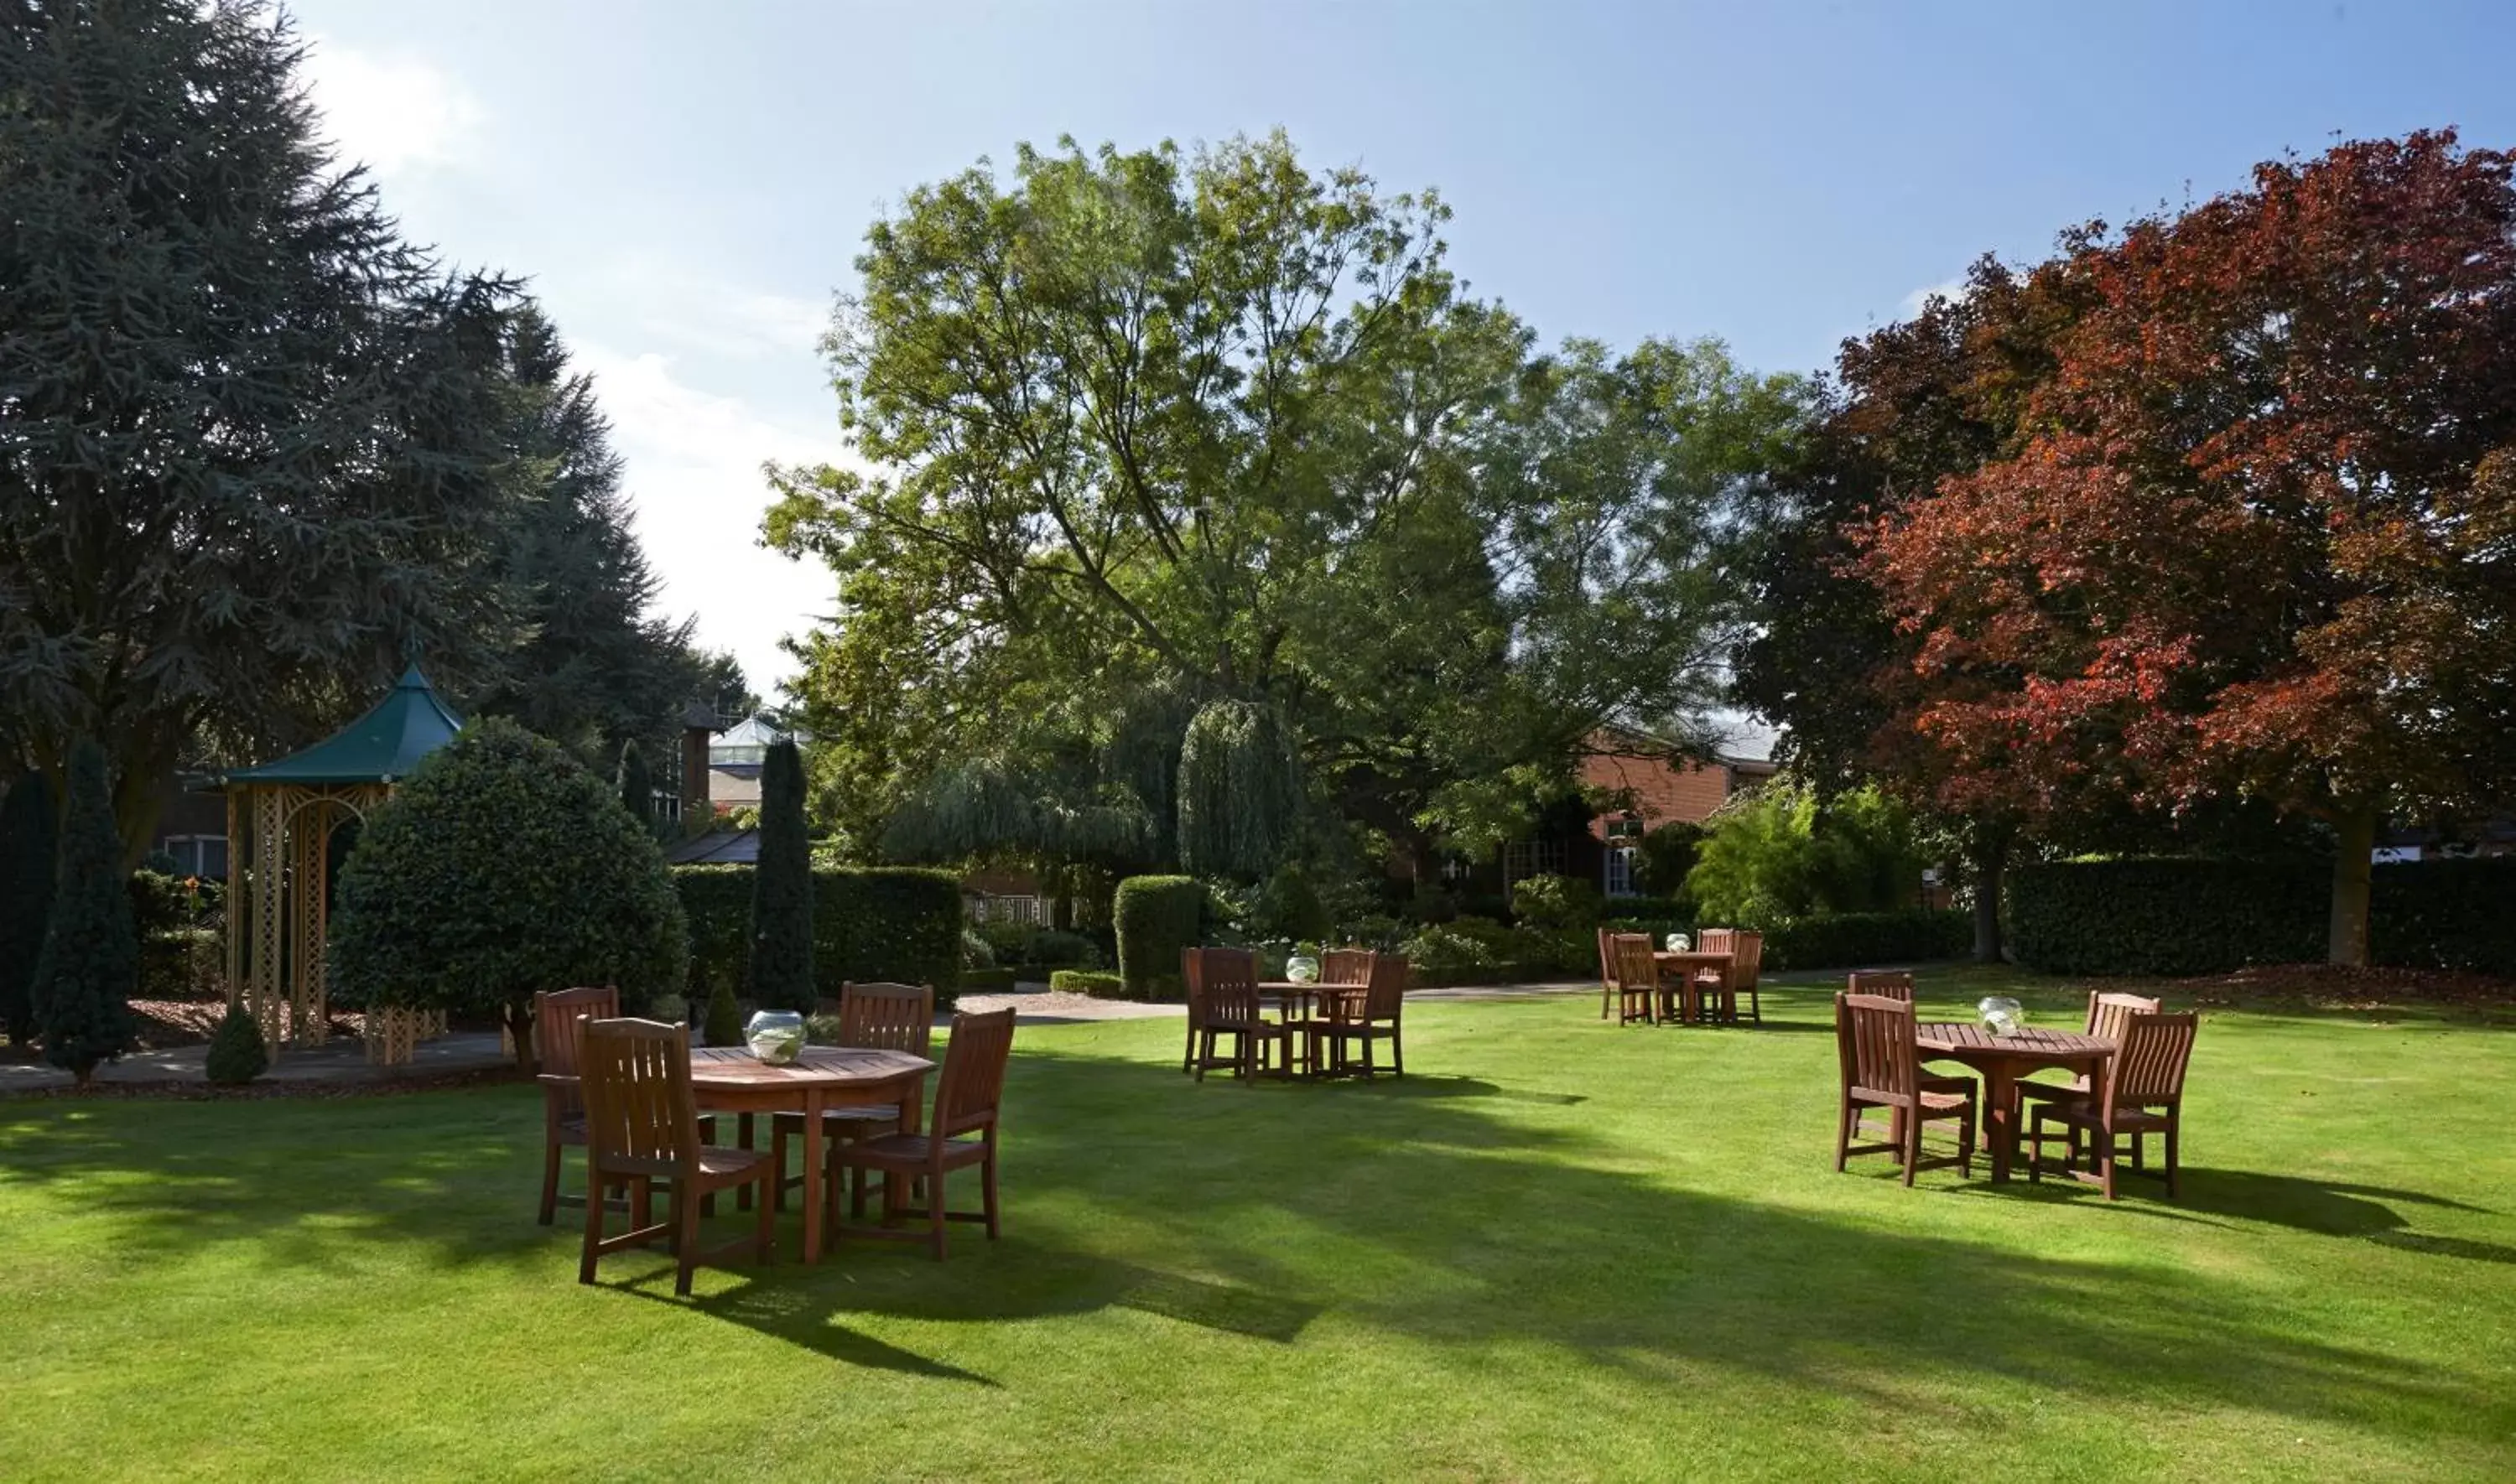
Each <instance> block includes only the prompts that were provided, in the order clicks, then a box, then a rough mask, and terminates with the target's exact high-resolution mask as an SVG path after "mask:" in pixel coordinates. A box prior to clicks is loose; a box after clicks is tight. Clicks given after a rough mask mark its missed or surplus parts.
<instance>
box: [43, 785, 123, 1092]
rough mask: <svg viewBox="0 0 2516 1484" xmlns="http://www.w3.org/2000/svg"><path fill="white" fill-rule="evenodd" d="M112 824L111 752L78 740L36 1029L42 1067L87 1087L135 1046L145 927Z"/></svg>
mask: <svg viewBox="0 0 2516 1484" xmlns="http://www.w3.org/2000/svg"><path fill="white" fill-rule="evenodd" d="M128 875H129V874H128V873H127V872H126V871H125V870H124V869H123V864H122V835H121V832H120V831H119V830H117V829H115V828H114V823H113V790H112V783H111V779H110V775H109V774H108V773H107V772H106V769H105V750H104V749H103V748H101V747H99V746H98V745H97V744H96V743H95V742H93V741H90V740H88V739H86V738H81V739H79V741H78V742H77V743H75V744H74V745H73V746H72V747H71V749H70V786H69V806H68V808H67V809H66V810H65V811H64V812H63V821H62V845H61V866H60V870H59V874H58V876H57V878H56V880H55V885H54V888H53V910H52V917H51V922H50V923H49V924H48V926H47V928H46V931H45V933H44V951H43V954H42V956H41V957H39V958H38V959H37V960H36V961H35V988H34V1002H35V1003H34V1010H35V1027H36V1030H37V1031H38V1032H39V1033H40V1034H41V1035H42V1036H43V1038H44V1059H45V1060H47V1061H49V1062H51V1063H52V1064H53V1065H55V1066H57V1067H60V1068H62V1069H63V1070H64V1071H67V1072H69V1073H71V1074H73V1075H74V1076H76V1077H77V1078H78V1084H79V1086H80V1087H86V1086H87V1085H88V1081H89V1079H91V1078H93V1077H94V1076H95V1075H96V1066H97V1063H98V1062H100V1061H106V1060H110V1059H112V1058H113V1057H115V1056H119V1055H121V1054H122V1049H123V1047H124V1046H125V1045H127V1044H128V1043H129V1042H130V1040H131V1005H130V1000H131V990H132V987H133V986H134V985H135V984H136V983H137V982H138V981H139V977H140V929H139V927H138V925H137V924H136V923H134V922H133V920H132V911H131V888H130V886H129V885H128Z"/></svg>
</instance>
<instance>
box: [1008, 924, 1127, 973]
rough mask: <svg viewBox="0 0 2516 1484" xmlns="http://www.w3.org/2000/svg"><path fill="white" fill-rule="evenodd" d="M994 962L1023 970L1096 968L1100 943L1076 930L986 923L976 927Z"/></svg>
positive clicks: (1098, 963) (1098, 962) (1099, 960)
mask: <svg viewBox="0 0 2516 1484" xmlns="http://www.w3.org/2000/svg"><path fill="white" fill-rule="evenodd" d="M978 933H979V937H980V940H981V941H983V942H985V944H986V945H987V948H988V951H989V952H990V953H991V954H992V955H993V956H994V962H995V963H998V964H1004V965H1010V966H1014V967H1019V968H1026V969H1098V968H1100V967H1101V949H1100V946H1099V945H1098V944H1096V943H1094V942H1093V941H1092V939H1090V938H1089V937H1086V936H1085V935H1084V934H1082V933H1079V932H1063V931H1060V930H1059V929H1057V928H1054V927H1037V926H1035V925H1033V924H1028V923H989V924H987V925H986V926H985V927H982V928H980V929H978Z"/></svg>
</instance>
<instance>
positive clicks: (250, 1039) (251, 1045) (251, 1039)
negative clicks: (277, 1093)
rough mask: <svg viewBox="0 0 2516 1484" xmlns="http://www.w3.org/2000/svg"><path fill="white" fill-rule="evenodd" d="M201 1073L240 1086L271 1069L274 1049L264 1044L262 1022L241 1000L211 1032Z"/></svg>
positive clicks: (225, 1084) (223, 1084)
mask: <svg viewBox="0 0 2516 1484" xmlns="http://www.w3.org/2000/svg"><path fill="white" fill-rule="evenodd" d="M201 1070H202V1075H203V1076H206V1077H207V1078H209V1080H210V1081H212V1082H214V1083H216V1084H218V1085H219V1086H220V1087H223V1088H240V1087H242V1086H244V1085H245V1084H246V1083H248V1082H251V1081H253V1080H254V1079H255V1078H257V1077H259V1076H261V1075H262V1074H263V1073H265V1072H267V1071H269V1070H271V1052H270V1051H269V1050H268V1049H267V1048H266V1047H264V1046H263V1044H262V1024H261V1022H259V1021H257V1020H256V1019H254V1017H253V1011H252V1010H247V1009H245V1007H244V1006H243V1005H242V1004H235V1005H231V1006H229V1007H228V1012H227V1015H226V1017H225V1018H224V1019H222V1020H220V1021H219V1028H218V1030H217V1031H215V1032H213V1033H212V1034H211V1036H210V1050H209V1053H208V1055H207V1056H206V1057H205V1058H204V1062H203V1065H202V1069H201Z"/></svg>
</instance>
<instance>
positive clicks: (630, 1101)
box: [576, 1019, 777, 1297]
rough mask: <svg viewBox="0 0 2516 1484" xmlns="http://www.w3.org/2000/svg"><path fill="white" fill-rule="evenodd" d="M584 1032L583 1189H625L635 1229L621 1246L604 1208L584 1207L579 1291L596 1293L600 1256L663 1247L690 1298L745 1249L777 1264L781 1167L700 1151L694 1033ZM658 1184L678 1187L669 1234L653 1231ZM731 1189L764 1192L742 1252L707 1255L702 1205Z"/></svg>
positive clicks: (587, 1026)
mask: <svg viewBox="0 0 2516 1484" xmlns="http://www.w3.org/2000/svg"><path fill="white" fill-rule="evenodd" d="M582 1024H583V1030H582V1031H581V1032H580V1036H581V1040H580V1044H579V1050H580V1051H581V1052H582V1059H581V1061H580V1063H579V1067H578V1077H579V1085H580V1086H581V1087H582V1089H583V1091H584V1094H585V1128H586V1143H585V1158H586V1172H587V1175H586V1178H587V1185H586V1188H587V1189H588V1190H590V1191H591V1190H607V1189H609V1188H610V1187H611V1186H613V1185H614V1184H620V1185H628V1186H630V1187H631V1188H632V1190H633V1191H635V1192H636V1194H635V1195H634V1196H633V1197H632V1210H631V1215H630V1229H629V1230H628V1231H625V1232H623V1233H621V1234H620V1235H619V1236H616V1237H606V1236H605V1235H604V1234H603V1225H604V1213H605V1210H606V1203H605V1202H603V1201H598V1200H589V1201H587V1202H586V1203H585V1250H584V1255H583V1256H582V1257H580V1258H579V1259H578V1262H577V1268H576V1281H577V1282H579V1283H592V1282H593V1281H594V1269H595V1264H596V1263H597V1262H599V1261H600V1260H601V1259H602V1257H603V1255H604V1254H606V1253H612V1252H618V1251H619V1250H620V1249H622V1248H624V1247H638V1246H643V1245H645V1244H646V1243H649V1242H651V1241H653V1240H654V1239H655V1238H657V1237H665V1238H668V1239H669V1240H670V1241H671V1243H672V1251H673V1256H674V1257H675V1258H677V1259H678V1270H677V1271H676V1273H675V1275H674V1278H673V1292H674V1293H676V1294H679V1295H683V1296H685V1297H687V1296H688V1295H689V1294H690V1291H691V1273H692V1270H693V1269H694V1268H696V1267H697V1266H698V1264H699V1263H700V1262H702V1261H709V1262H713V1261H716V1260H717V1259H719V1258H721V1257H727V1256H730V1255H732V1254H734V1253H735V1252H738V1251H740V1250H741V1249H743V1248H749V1249H750V1250H751V1256H752V1260H754V1261H756V1262H761V1263H768V1262H772V1261H775V1260H776V1234H775V1232H774V1231H773V1230H772V1226H771V1223H772V1222H774V1221H775V1220H776V1212H775V1211H774V1210H773V1209H772V1207H773V1206H774V1204H775V1203H774V1201H773V1200H772V1193H773V1191H774V1189H775V1184H774V1182H775V1180H776V1175H777V1167H776V1165H774V1164H772V1163H770V1160H769V1156H768V1155H766V1154H761V1153H756V1152H754V1151H752V1150H749V1149H714V1148H710V1147H708V1146H706V1145H704V1144H702V1143H700V1142H699V1121H698V1110H697V1107H696V1105H695V1104H694V1103H693V1102H692V1099H691V1032H690V1027H689V1026H686V1025H665V1024H663V1023H661V1022H659V1021H654V1020H619V1019H613V1020H595V1019H587V1020H585V1021H583V1022H582ZM659 1179H660V1180H668V1181H670V1182H671V1184H672V1208H671V1211H670V1214H669V1216H668V1218H667V1219H666V1221H665V1222H664V1223H663V1224H661V1225H653V1224H650V1223H649V1217H650V1210H649V1208H648V1201H647V1196H646V1192H647V1190H649V1189H650V1188H651V1185H652V1182H653V1181H655V1180H659ZM734 1185H742V1186H750V1185H757V1186H758V1187H759V1190H760V1199H759V1201H758V1202H757V1207H758V1211H757V1215H756V1216H755V1228H754V1230H753V1232H752V1234H751V1235H750V1236H749V1237H746V1238H744V1239H743V1240H741V1241H739V1242H733V1243H728V1244H727V1245H725V1246H724V1247H721V1248H717V1249H715V1250H713V1251H710V1252H701V1251H700V1250H699V1202H700V1201H701V1200H702V1199H703V1198H704V1197H706V1196H708V1195H710V1194H713V1193H714V1192H716V1191H719V1190H723V1189H725V1188H727V1187H728V1186H734Z"/></svg>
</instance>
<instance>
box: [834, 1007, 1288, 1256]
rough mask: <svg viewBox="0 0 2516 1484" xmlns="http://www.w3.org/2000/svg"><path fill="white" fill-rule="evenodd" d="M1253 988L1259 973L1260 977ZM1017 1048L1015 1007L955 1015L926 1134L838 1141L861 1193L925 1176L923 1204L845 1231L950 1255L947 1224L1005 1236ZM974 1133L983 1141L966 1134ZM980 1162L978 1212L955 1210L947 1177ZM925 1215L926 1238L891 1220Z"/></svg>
mask: <svg viewBox="0 0 2516 1484" xmlns="http://www.w3.org/2000/svg"><path fill="white" fill-rule="evenodd" d="M1252 987H1253V990H1254V987H1255V985H1254V978H1253V986H1252ZM1013 1050H1014V1012H1013V1010H1011V1009H1006V1010H990V1011H988V1012H987V1013H985V1014H958V1015H954V1016H953V1017H952V1039H951V1042H950V1043H949V1044H948V1045H946V1046H945V1047H944V1049H943V1076H942V1078H941V1079H939V1080H938V1082H937V1084H936V1088H935V1116H934V1118H933V1119H932V1120H931V1121H930V1122H929V1123H928V1124H927V1126H926V1132H925V1133H923V1134H879V1135H877V1136H875V1137H873V1138H868V1139H862V1140H859V1141H857V1142H854V1143H847V1144H838V1145H834V1146H832V1149H831V1154H830V1158H831V1161H832V1170H833V1173H836V1172H838V1171H841V1170H845V1171H849V1172H852V1173H853V1175H854V1176H855V1183H856V1186H857V1189H858V1190H859V1192H860V1193H861V1191H862V1190H863V1187H864V1181H865V1176H866V1175H868V1174H876V1175H890V1176H901V1177H905V1178H903V1179H898V1180H889V1181H886V1182H885V1183H886V1185H887V1186H888V1185H898V1184H902V1183H905V1179H906V1178H914V1179H916V1180H919V1181H921V1182H922V1183H923V1184H924V1185H925V1187H926V1196H925V1202H924V1204H923V1206H921V1207H917V1208H908V1207H903V1208H902V1209H900V1210H898V1211H894V1210H893V1209H892V1208H891V1205H890V1202H889V1201H888V1200H887V1199H886V1200H885V1202H884V1204H883V1213H882V1218H883V1222H884V1224H882V1225H880V1226H856V1225H843V1226H839V1227H838V1230H839V1231H840V1232H841V1233H843V1234H849V1233H852V1234H854V1235H858V1236H870V1237H889V1238H894V1239H905V1240H909V1241H920V1240H922V1241H924V1242H925V1243H926V1244H927V1245H928V1247H929V1248H930V1249H931V1250H932V1251H933V1252H934V1254H935V1260H936V1261H938V1262H941V1261H943V1228H944V1223H945V1222H947V1221H985V1223H986V1224H987V1240H988V1241H990V1242H992V1241H994V1240H996V1238H997V1237H998V1236H1000V1235H1002V1234H1003V1224H1002V1222H1001V1220H1000V1219H999V1216H998V1211H997V1204H996V1131H997V1127H998V1119H999V1113H1000V1110H1001V1108H1002V1105H1003V1102H1004V1092H1005V1063H1006V1062H1007V1061H1008V1060H1009V1059H1010V1058H1011V1057H1012V1055H1013ZM965 1134H977V1135H978V1137H976V1138H967V1137H963V1136H962V1135H965ZM972 1165H976V1166H978V1167H979V1186H980V1197H981V1201H982V1206H981V1209H980V1210H978V1211H976V1212H963V1211H950V1210H947V1209H945V1205H944V1200H943V1177H944V1176H945V1175H949V1174H950V1173H952V1172H953V1171H955V1170H966V1169H968V1168H969V1167H971V1166H972ZM830 1191H831V1198H832V1200H833V1201H835V1200H836V1199H837V1195H838V1182H837V1181H836V1180H833V1181H832V1182H831V1186H830ZM914 1217H923V1218H924V1219H925V1221H926V1230H925V1232H924V1233H923V1234H922V1235H921V1234H920V1233H917V1232H914V1231H902V1230H901V1229H899V1228H898V1227H895V1226H892V1225H891V1224H890V1223H891V1222H893V1221H895V1220H903V1219H909V1218H914Z"/></svg>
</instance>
